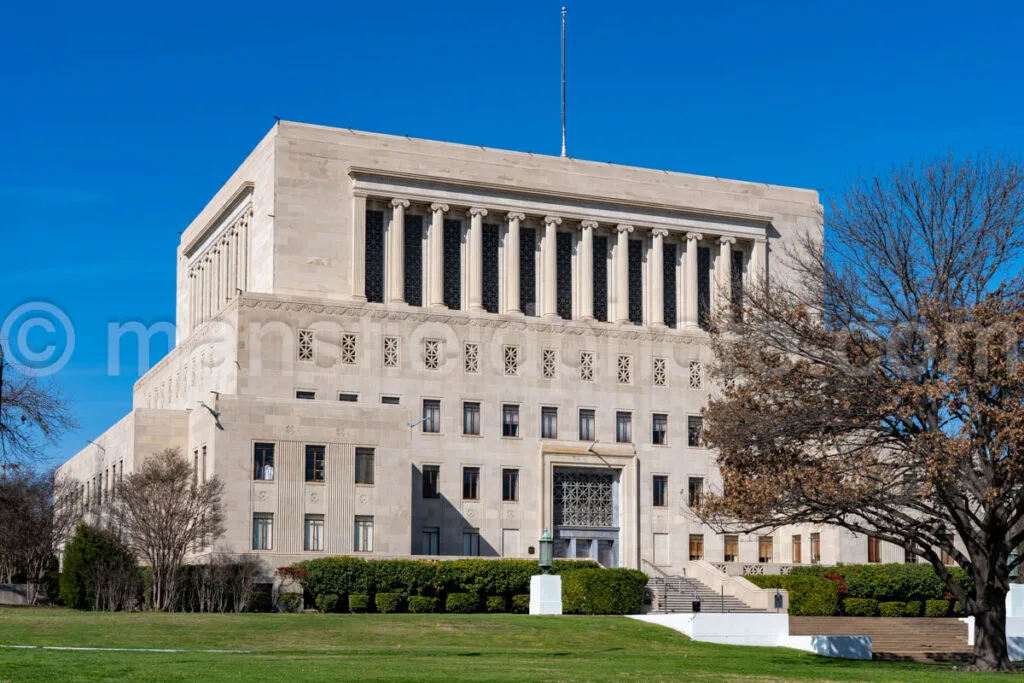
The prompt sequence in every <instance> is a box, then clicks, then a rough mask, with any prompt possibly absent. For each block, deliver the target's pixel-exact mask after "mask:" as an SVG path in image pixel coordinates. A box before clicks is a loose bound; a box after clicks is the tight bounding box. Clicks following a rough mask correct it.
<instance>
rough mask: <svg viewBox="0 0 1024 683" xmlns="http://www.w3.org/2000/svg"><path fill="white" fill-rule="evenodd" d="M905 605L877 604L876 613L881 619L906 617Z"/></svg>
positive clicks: (894, 602)
mask: <svg viewBox="0 0 1024 683" xmlns="http://www.w3.org/2000/svg"><path fill="white" fill-rule="evenodd" d="M906 611H907V603H905V602H897V601H893V602H880V603H878V612H879V613H880V614H881V615H882V616H883V617H902V616H906Z"/></svg>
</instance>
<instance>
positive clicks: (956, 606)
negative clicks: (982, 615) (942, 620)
mask: <svg viewBox="0 0 1024 683" xmlns="http://www.w3.org/2000/svg"><path fill="white" fill-rule="evenodd" d="M953 616H954V617H963V616H967V610H965V609H964V606H963V605H962V604H960V601H959V600H954V601H953Z"/></svg>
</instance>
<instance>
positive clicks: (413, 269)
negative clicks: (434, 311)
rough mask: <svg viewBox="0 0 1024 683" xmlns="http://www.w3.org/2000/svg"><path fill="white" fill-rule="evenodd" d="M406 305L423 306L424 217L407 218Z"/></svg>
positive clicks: (405, 236) (405, 243) (405, 245)
mask: <svg viewBox="0 0 1024 683" xmlns="http://www.w3.org/2000/svg"><path fill="white" fill-rule="evenodd" d="M404 238H405V239H404V240H403V244H404V248H405V292H404V295H405V303H407V304H409V305H410V306H422V305H423V216H406V217H405V235H404Z"/></svg>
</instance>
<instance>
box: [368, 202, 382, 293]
mask: <svg viewBox="0 0 1024 683" xmlns="http://www.w3.org/2000/svg"><path fill="white" fill-rule="evenodd" d="M365 258H366V300H367V301H372V302H375V303H384V212H383V211H367V212H366V254H365Z"/></svg>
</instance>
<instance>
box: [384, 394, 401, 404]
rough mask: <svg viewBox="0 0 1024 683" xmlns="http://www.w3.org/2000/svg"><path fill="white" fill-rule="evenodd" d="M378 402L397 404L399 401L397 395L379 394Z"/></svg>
mask: <svg viewBox="0 0 1024 683" xmlns="http://www.w3.org/2000/svg"><path fill="white" fill-rule="evenodd" d="M380 402H381V403H383V404H384V405H386V406H397V405H398V404H399V402H400V401H399V398H398V396H381V397H380Z"/></svg>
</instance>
